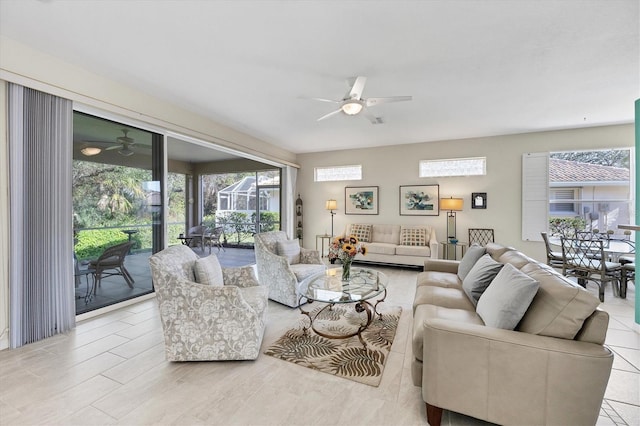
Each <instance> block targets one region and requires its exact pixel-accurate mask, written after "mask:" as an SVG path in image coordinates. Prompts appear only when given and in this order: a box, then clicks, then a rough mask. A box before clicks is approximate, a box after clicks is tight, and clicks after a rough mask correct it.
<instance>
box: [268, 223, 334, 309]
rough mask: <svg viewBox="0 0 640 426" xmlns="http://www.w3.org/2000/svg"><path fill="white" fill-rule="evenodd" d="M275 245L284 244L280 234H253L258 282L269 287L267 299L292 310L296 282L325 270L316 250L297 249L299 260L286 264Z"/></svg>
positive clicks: (279, 232)
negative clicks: (298, 250)
mask: <svg viewBox="0 0 640 426" xmlns="http://www.w3.org/2000/svg"><path fill="white" fill-rule="evenodd" d="M278 242H283V243H285V242H287V234H286V233H285V232H284V231H270V232H262V233H259V234H256V235H255V250H256V264H257V266H258V280H259V281H260V284H261V285H263V286H267V287H269V299H271V300H274V301H276V302H278V303H282V304H283V305H287V306H290V307H292V308H295V307H297V306H299V305H300V300H299V294H298V285H299V283H300V281H302V280H304V279H305V278H307V277H308V276H310V275H312V274H315V273H316V272H322V271H324V270H325V269H326V268H327V267H326V265H325V264H324V263H323V262H322V259H321V258H320V254H319V253H318V251H317V250H308V249H305V248H302V247H300V260H299V262H297V263H293V262H292V264H290V263H289V260H288V259H287V257H286V256H282V255H279V254H278Z"/></svg>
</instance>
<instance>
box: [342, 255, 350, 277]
mask: <svg viewBox="0 0 640 426" xmlns="http://www.w3.org/2000/svg"><path fill="white" fill-rule="evenodd" d="M350 277H351V258H348V259H345V260H343V261H342V281H349V278H350Z"/></svg>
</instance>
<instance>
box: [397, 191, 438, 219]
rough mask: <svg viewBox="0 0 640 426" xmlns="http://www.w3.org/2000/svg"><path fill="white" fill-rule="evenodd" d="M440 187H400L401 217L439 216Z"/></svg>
mask: <svg viewBox="0 0 640 426" xmlns="http://www.w3.org/2000/svg"><path fill="white" fill-rule="evenodd" d="M439 202H440V185H412V186H409V185H401V186H400V215H401V216H438V215H440V204H439Z"/></svg>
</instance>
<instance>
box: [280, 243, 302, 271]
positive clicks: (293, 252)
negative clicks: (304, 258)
mask: <svg viewBox="0 0 640 426" xmlns="http://www.w3.org/2000/svg"><path fill="white" fill-rule="evenodd" d="M276 251H277V253H278V255H280V256H284V257H286V258H287V261H288V262H289V265H296V264H298V263H300V243H299V242H298V240H285V241H278V242H277V243H276Z"/></svg>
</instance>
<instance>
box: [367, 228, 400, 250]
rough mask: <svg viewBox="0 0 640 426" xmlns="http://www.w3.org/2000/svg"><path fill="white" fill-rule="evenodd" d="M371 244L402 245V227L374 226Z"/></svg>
mask: <svg viewBox="0 0 640 426" xmlns="http://www.w3.org/2000/svg"><path fill="white" fill-rule="evenodd" d="M371 242H373V243H386V244H394V245H398V244H400V225H372V226H371Z"/></svg>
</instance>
